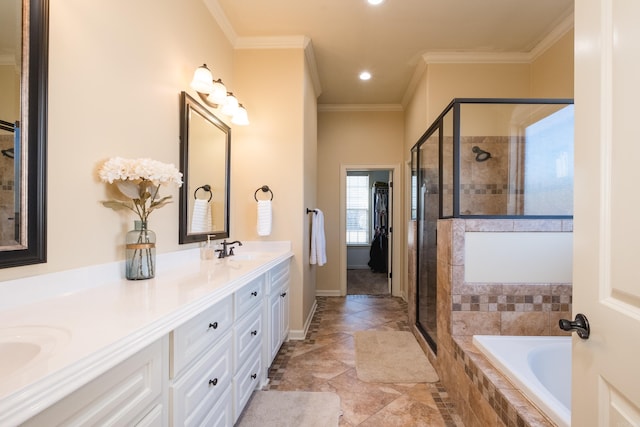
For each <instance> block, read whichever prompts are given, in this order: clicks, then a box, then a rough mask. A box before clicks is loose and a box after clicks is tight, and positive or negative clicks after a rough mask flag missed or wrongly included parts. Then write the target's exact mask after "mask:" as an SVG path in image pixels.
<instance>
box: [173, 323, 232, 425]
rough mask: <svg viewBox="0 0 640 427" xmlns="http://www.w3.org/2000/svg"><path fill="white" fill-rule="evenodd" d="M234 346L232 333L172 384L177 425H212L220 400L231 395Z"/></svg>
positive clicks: (174, 415) (174, 421)
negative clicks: (206, 421) (210, 421)
mask: <svg viewBox="0 0 640 427" xmlns="http://www.w3.org/2000/svg"><path fill="white" fill-rule="evenodd" d="M232 378H233V349H232V345H231V333H230V332H229V333H227V334H226V335H224V336H223V337H222V339H221V340H220V343H219V345H216V346H215V347H213V348H212V349H210V350H209V351H208V352H207V353H206V354H205V355H204V356H202V357H201V358H200V359H199V360H198V362H197V363H196V364H195V365H193V366H192V367H191V368H190V369H189V370H188V371H187V372H185V374H184V375H182V376H181V377H180V378H179V379H178V380H177V381H176V382H175V383H174V384H172V385H171V387H170V389H169V390H170V394H171V402H172V410H171V418H172V421H173V425H174V426H197V425H210V424H208V423H204V420H206V419H212V418H216V417H217V414H215V413H213V410H214V409H215V407H216V405H217V403H218V402H219V401H220V400H221V399H224V398H225V395H226V394H228V395H231V394H232V393H231V383H232Z"/></svg>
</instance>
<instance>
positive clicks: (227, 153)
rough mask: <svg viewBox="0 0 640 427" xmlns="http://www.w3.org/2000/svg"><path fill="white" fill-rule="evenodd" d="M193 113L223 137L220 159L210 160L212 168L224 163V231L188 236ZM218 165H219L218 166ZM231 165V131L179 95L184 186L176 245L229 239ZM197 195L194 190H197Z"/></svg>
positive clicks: (206, 110) (181, 167)
mask: <svg viewBox="0 0 640 427" xmlns="http://www.w3.org/2000/svg"><path fill="white" fill-rule="evenodd" d="M192 111H193V112H195V113H197V114H198V115H199V116H201V117H202V118H203V119H204V120H205V121H206V122H207V123H208V124H210V125H211V126H212V127H213V128H214V130H219V131H220V132H221V134H224V140H225V149H224V156H223V157H224V158H223V159H211V165H212V167H215V164H216V161H220V163H222V162H224V163H223V164H224V181H225V188H224V189H222V192H223V193H224V198H225V200H224V219H223V221H222V222H223V228H222V229H214V230H211V231H208V232H198V233H194V232H189V220H190V218H189V200H191V198H193V197H194V194H193V193H192V191H193V189H191V187H190V179H191V178H192V177H191V176H190V174H189V155H190V153H191V155H193V148H194V147H193V146H192V144H190V141H189V137H190V126H189V123H190V117H191V113H192ZM191 142H193V141H191ZM220 163H218V164H220ZM230 165H231V128H230V127H229V126H227V125H226V124H225V123H224V122H222V121H221V120H220V119H218V118H217V117H216V116H215V115H214V114H213V113H211V112H210V111H209V110H208V109H207V108H205V107H204V106H203V105H202V104H200V103H199V102H198V101H196V100H195V99H194V98H192V97H191V96H189V95H188V94H187V93H185V92H181V93H180V171H181V172H182V174H183V176H182V180H183V184H182V187H180V213H179V227H178V228H179V234H178V238H179V243H180V244H183V243H194V242H203V241H206V240H207V236H208V235H213V236H214V237H213V239H216V240H217V239H223V238H227V237H229V216H230V215H229V206H230V202H229V194H230V183H229V176H230ZM196 191H197V190H196Z"/></svg>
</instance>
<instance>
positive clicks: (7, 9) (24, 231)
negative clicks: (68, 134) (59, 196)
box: [0, 0, 49, 268]
mask: <svg viewBox="0 0 640 427" xmlns="http://www.w3.org/2000/svg"><path fill="white" fill-rule="evenodd" d="M48 23H49V2H48V0H6V1H2V2H0V93H2V96H0V153H1V155H0V181H1V182H2V185H1V186H0V268H7V267H15V266H20V265H27V264H36V263H42V262H46V194H45V189H46V139H47V70H48V51H49V47H48V34H49V31H48Z"/></svg>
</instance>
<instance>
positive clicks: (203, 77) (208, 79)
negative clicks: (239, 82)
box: [191, 64, 249, 125]
mask: <svg viewBox="0 0 640 427" xmlns="http://www.w3.org/2000/svg"><path fill="white" fill-rule="evenodd" d="M191 88H192V89H193V90H195V91H196V92H198V96H200V99H202V100H203V101H204V102H205V104H207V105H208V106H210V107H213V108H218V107H221V111H222V114H225V115H227V116H230V117H231V122H232V123H234V124H237V125H248V124H249V118H248V116H247V110H246V109H245V108H244V107H242V108H240V104H239V102H238V100H237V99H236V97H235V96H234V95H233V93H232V92H228V91H227V87H226V86H225V85H224V83H222V79H218V80H213V75H212V74H211V70H209V68H208V67H207V64H202V66H200V67H198V68H196V71H195V72H194V73H193V80H191ZM236 115H239V116H238V117H236Z"/></svg>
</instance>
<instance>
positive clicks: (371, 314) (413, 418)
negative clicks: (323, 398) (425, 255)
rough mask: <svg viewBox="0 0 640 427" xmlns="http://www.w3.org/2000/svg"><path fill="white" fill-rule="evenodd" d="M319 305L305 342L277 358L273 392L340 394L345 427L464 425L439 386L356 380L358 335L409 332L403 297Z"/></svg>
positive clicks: (325, 300) (329, 300) (288, 345)
mask: <svg viewBox="0 0 640 427" xmlns="http://www.w3.org/2000/svg"><path fill="white" fill-rule="evenodd" d="M317 302H318V307H317V309H316V313H315V315H314V317H313V320H312V323H311V327H310V328H309V332H308V333H307V337H306V338H305V340H303V341H293V340H292V341H289V342H285V343H284V344H283V346H282V348H281V349H280V351H279V353H278V355H277V356H276V359H275V360H274V362H273V364H272V365H271V369H270V370H269V378H270V383H269V385H268V387H267V388H268V389H270V390H283V391H331V392H334V393H337V394H338V395H339V396H340V401H341V409H342V413H343V414H342V417H341V418H340V426H341V427H351V426H363V427H376V426H380V427H382V426H384V427H391V426H392V427H401V426H406V427H409V426H410V427H418V426H429V427H439V426H446V427H453V426H456V427H460V426H463V424H462V422H461V421H460V417H459V416H458V415H457V413H456V412H455V409H454V408H453V405H452V404H451V402H450V400H449V398H448V394H447V391H446V390H445V389H444V387H443V386H442V384H441V383H440V382H437V383H417V384H406V383H404V384H382V383H366V382H363V381H360V380H359V379H358V377H357V374H356V368H355V348H354V340H353V333H354V332H355V331H358V330H368V329H375V330H397V331H408V330H409V324H408V319H407V304H406V303H405V302H404V301H403V300H402V299H400V298H396V297H391V296H365V295H348V296H346V297H317ZM301 427H302V426H301Z"/></svg>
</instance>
